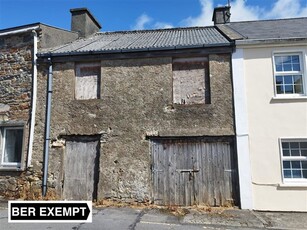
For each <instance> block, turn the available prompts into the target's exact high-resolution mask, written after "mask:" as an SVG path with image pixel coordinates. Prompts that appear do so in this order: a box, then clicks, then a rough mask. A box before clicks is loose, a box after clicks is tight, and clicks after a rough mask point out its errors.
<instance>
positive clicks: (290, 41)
mask: <svg viewBox="0 0 307 230" xmlns="http://www.w3.org/2000/svg"><path fill="white" fill-rule="evenodd" d="M235 44H236V46H237V47H242V48H243V47H246V48H247V47H256V46H257V47H260V46H263V47H268V46H285V45H287V46H294V45H306V44H307V37H306V38H271V39H243V40H236V41H235Z"/></svg>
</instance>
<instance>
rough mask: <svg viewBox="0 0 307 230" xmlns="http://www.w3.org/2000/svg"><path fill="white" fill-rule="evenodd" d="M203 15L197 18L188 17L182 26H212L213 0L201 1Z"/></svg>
mask: <svg viewBox="0 0 307 230" xmlns="http://www.w3.org/2000/svg"><path fill="white" fill-rule="evenodd" d="M199 1H200V5H201V13H200V15H198V16H196V17H188V18H186V19H184V20H183V21H182V22H181V24H182V25H183V26H204V25H210V24H212V22H211V19H212V12H213V0H199Z"/></svg>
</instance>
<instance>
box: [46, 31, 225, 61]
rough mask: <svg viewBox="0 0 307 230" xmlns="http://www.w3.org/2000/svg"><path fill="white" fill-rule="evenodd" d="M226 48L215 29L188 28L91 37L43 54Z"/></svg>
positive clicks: (121, 32) (223, 39)
mask: <svg viewBox="0 0 307 230" xmlns="http://www.w3.org/2000/svg"><path fill="white" fill-rule="evenodd" d="M222 45H230V42H229V41H228V40H227V39H226V38H225V37H224V36H223V35H222V34H221V33H219V32H218V30H217V29H216V28H215V27H190V28H176V29H159V30H139V31H119V32H102V33H97V34H95V35H93V36H92V37H89V38H85V39H79V40H77V41H74V42H72V43H69V44H66V45H63V46H60V47H56V48H53V49H50V50H45V51H43V52H42V54H46V53H52V55H55V56H56V55H57V54H68V53H80V54H82V53H89V52H98V53H99V52H116V51H118V52H120V51H125V52H129V51H137V50H159V49H161V50H163V49H181V48H193V47H200V46H201V47H206V46H208V47H209V46H210V47H212V46H222Z"/></svg>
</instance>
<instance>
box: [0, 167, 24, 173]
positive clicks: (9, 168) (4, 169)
mask: <svg viewBox="0 0 307 230" xmlns="http://www.w3.org/2000/svg"><path fill="white" fill-rule="evenodd" d="M0 171H1V172H2V171H11V172H21V171H24V169H23V168H15V167H7V166H0Z"/></svg>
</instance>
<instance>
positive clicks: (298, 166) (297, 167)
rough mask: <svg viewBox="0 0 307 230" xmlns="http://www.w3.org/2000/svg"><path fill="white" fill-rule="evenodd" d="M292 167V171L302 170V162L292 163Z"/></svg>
mask: <svg viewBox="0 0 307 230" xmlns="http://www.w3.org/2000/svg"><path fill="white" fill-rule="evenodd" d="M291 165H292V169H300V168H301V162H300V161H292V162H291Z"/></svg>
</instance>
